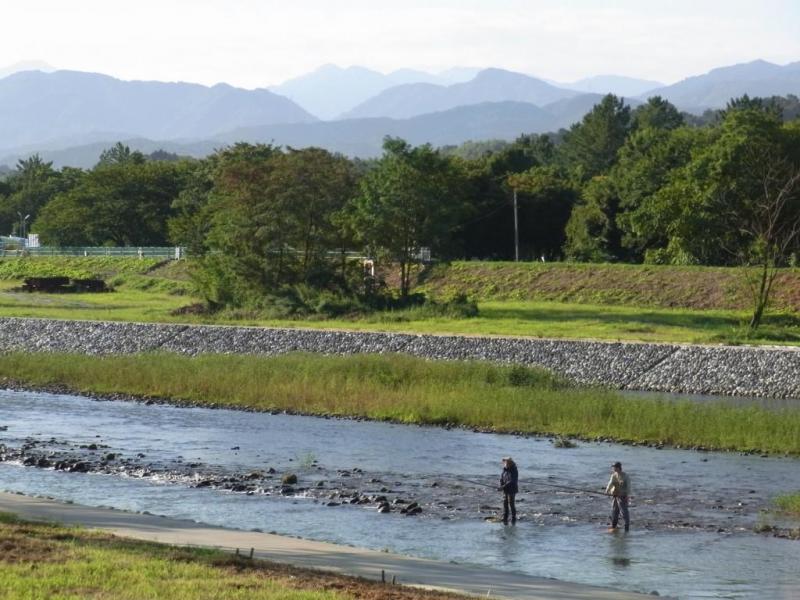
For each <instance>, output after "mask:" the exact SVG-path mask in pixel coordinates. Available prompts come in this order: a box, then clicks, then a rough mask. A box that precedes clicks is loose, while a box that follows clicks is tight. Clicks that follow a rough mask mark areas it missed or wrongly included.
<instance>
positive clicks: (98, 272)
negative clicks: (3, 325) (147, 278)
mask: <svg viewBox="0 0 800 600" xmlns="http://www.w3.org/2000/svg"><path fill="white" fill-rule="evenodd" d="M162 262H164V261H162V260H161V259H154V258H143V259H141V260H139V258H138V257H137V258H125V257H112V256H87V257H80V256H79V257H73V256H58V257H54V256H48V257H27V258H0V280H22V279H25V278H26V277H59V276H60V277H70V278H72V279H92V278H100V279H105V278H106V277H109V276H110V275H118V274H122V273H127V274H133V273H140V274H141V273H146V272H148V271H149V270H151V269H153V268H155V267H156V266H158V265H159V264H160V263H162Z"/></svg>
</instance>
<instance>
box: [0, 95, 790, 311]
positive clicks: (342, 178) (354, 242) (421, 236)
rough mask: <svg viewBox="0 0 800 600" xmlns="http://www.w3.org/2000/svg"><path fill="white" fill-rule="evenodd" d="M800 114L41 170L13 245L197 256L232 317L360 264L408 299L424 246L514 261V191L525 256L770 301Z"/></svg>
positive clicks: (768, 109) (664, 112)
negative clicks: (735, 289) (676, 274)
mask: <svg viewBox="0 0 800 600" xmlns="http://www.w3.org/2000/svg"><path fill="white" fill-rule="evenodd" d="M798 112H800V111H798V101H797V98H795V97H789V98H771V99H758V98H748V97H747V96H745V97H742V98H738V99H735V100H732V101H731V102H730V103H729V105H728V106H727V107H726V109H724V110H721V111H714V112H709V113H706V114H705V115H703V116H702V117H692V116H690V115H686V114H684V113H681V112H680V111H678V110H677V109H676V108H675V106H673V105H672V104H670V103H669V102H667V101H665V100H663V99H662V98H660V97H654V98H650V99H649V100H648V101H647V102H646V103H645V104H642V105H640V106H638V107H636V108H631V106H629V105H628V104H626V103H625V102H624V101H623V100H622V99H620V98H618V97H616V96H613V95H608V96H606V97H605V98H603V100H602V101H601V102H599V103H598V104H597V105H596V106H595V107H594V108H593V109H592V110H591V111H590V112H589V113H588V114H586V115H585V117H584V118H583V119H582V121H580V122H579V123H576V124H575V125H573V126H572V127H571V128H569V129H568V130H562V131H560V132H558V133H556V134H549V135H548V134H545V135H538V134H537V135H523V136H521V137H520V138H518V139H517V140H515V141H514V142H512V143H502V142H487V143H468V144H465V145H464V146H462V147H461V148H455V149H454V148H445V149H436V148H432V147H431V146H427V145H426V146H419V147H412V146H410V145H409V144H407V143H406V142H404V141H403V140H400V139H392V138H387V139H386V140H385V143H384V147H383V155H382V156H381V157H380V158H377V159H372V160H358V159H355V160H351V159H348V158H346V157H344V156H341V155H337V154H332V153H330V152H328V151H326V150H322V149H319V148H306V149H293V148H280V147H275V146H272V145H263V144H256V145H254V144H245V143H240V144H236V145H233V146H230V147H227V148H223V149H220V150H218V151H217V152H215V153H214V154H212V155H211V156H209V157H207V158H205V159H202V160H193V159H180V158H178V157H176V156H174V155H168V154H167V153H157V154H155V155H151V156H149V157H145V156H144V155H142V154H141V153H138V152H132V151H131V150H130V149H129V148H128V147H126V146H124V145H122V144H117V145H116V146H115V147H113V148H110V149H108V150H106V151H105V152H104V153H103V154H102V156H101V157H100V161H99V163H98V164H97V165H96V166H95V167H94V168H93V169H90V170H80V169H73V168H63V169H61V170H56V169H53V167H52V165H51V164H49V163H47V162H45V161H43V160H41V158H39V157H38V156H36V155H34V156H33V157H31V158H29V159H26V160H21V161H20V162H19V163H18V165H17V167H16V169H15V170H14V171H12V172H11V173H10V174H8V175H7V176H5V177H4V178H3V179H2V180H0V232H9V233H14V232H17V231H19V229H20V227H21V226H24V224H22V223H21V219H22V218H23V216H24V215H29V219H30V223H31V225H30V227H29V230H30V231H33V232H36V233H39V235H40V239H41V240H42V242H43V243H45V244H49V245H167V244H170V245H171V244H175V245H182V246H186V247H187V248H188V249H189V252H190V253H192V254H193V255H195V256H197V257H200V258H201V262H202V264H203V269H202V279H203V281H204V282H205V283H206V289H207V293H208V296H209V298H211V299H212V300H213V301H214V302H217V303H220V304H230V303H242V302H249V301H256V300H255V299H257V298H259V297H261V296H263V294H264V291H265V290H275V289H279V288H282V287H285V286H293V285H295V286H296V285H306V286H309V287H311V288H314V289H337V290H343V289H350V288H352V287H353V286H354V285H357V286H360V285H362V284H361V283H360V282H361V280H362V279H363V278H360V277H359V276H358V275H354V274H353V272H354V267H353V263H354V261H352V260H349V256H350V254H348V253H349V252H350V253H351V252H356V253H358V254H362V255H364V256H371V257H374V258H376V259H377V260H379V261H383V262H387V263H389V262H390V263H391V264H393V265H397V268H398V270H399V281H400V284H399V288H400V293H401V296H405V295H407V294H408V293H409V290H410V284H411V266H412V265H413V264H414V263H415V262H416V260H417V255H418V253H419V250H420V248H422V247H427V248H430V249H431V251H432V253H433V255H434V256H435V257H436V258H439V259H445V260H446V259H455V258H468V259H469V258H481V259H492V260H509V259H512V258H513V257H514V251H515V249H514V231H513V223H514V212H513V206H512V201H511V200H512V196H513V194H514V192H516V195H517V200H518V215H517V216H518V221H519V252H520V256H521V258H522V259H525V260H541V259H542V258H544V260H576V261H588V262H592V261H595V262H600V261H602V262H634V263H636V262H647V263H658V264H699V265H742V264H749V265H754V266H757V267H758V268H759V269H761V271H760V272H763V273H762V274H763V277H762V276H759V278H757V279H756V280H754V281H753V285H754V286H755V288H754V289H757V288H759V287H761V288H768V286H770V285H771V282H772V280H773V279H774V275H773V273H774V269H775V268H776V267H779V266H784V265H789V264H795V263H796V261H797V256H798V251H800V240H798V229H800V175H798V173H800V119H798V116H797V115H798ZM354 282H359V283H357V284H356V283H354ZM767 291H768V290H767Z"/></svg>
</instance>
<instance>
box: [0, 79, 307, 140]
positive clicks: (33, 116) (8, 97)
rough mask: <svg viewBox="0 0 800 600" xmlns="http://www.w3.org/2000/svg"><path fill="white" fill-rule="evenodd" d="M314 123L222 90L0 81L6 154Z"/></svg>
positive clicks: (259, 95)
mask: <svg viewBox="0 0 800 600" xmlns="http://www.w3.org/2000/svg"><path fill="white" fill-rule="evenodd" d="M314 120H316V118H315V117H313V116H312V115H310V114H309V113H308V112H306V111H305V110H303V109H302V108H300V107H299V106H297V105H296V104H295V103H294V102H292V101H291V100H289V99H288V98H284V97H283V96H279V95H277V94H274V93H272V92H270V91H268V90H264V89H261V90H243V89H239V88H234V87H232V86H230V85H227V84H218V85H215V86H213V87H206V86H202V85H198V84H192V83H163V82H152V81H122V80H119V79H115V78H113V77H109V76H107V75H99V74H96V73H83V72H79V71H55V72H53V73H43V72H41V71H24V72H19V73H14V74H13V75H9V76H8V77H5V78H3V79H0V146H2V147H5V148H13V147H19V146H27V145H33V144H43V143H46V142H48V141H49V140H55V139H59V138H70V137H80V136H86V135H88V134H92V133H93V132H98V131H110V132H111V131H113V132H118V133H117V135H122V134H124V135H125V136H127V137H136V136H141V137H148V138H155V139H179V138H197V137H209V136H211V135H215V134H217V133H221V132H224V131H230V130H231V129H235V128H236V127H243V126H248V125H263V124H269V123H291V122H309V121H314Z"/></svg>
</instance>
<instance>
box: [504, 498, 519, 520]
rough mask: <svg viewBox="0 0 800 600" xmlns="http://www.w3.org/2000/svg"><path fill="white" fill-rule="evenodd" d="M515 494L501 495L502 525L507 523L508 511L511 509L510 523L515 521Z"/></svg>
mask: <svg viewBox="0 0 800 600" xmlns="http://www.w3.org/2000/svg"><path fill="white" fill-rule="evenodd" d="M516 496H517V495H516V494H503V523H508V511H509V509H511V522H512V523H513V522H514V521H516V520H517V504H516V502H515V501H514V498H516Z"/></svg>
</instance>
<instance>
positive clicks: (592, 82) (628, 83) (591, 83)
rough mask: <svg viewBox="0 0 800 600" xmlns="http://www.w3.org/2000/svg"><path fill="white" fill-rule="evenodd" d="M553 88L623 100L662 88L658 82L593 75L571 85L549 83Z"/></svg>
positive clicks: (618, 76)
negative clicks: (612, 95)
mask: <svg viewBox="0 0 800 600" xmlns="http://www.w3.org/2000/svg"><path fill="white" fill-rule="evenodd" d="M549 83H552V84H553V85H555V86H558V87H562V88H566V89H568V90H575V91H576V92H585V93H587V94H614V95H616V96H623V97H625V98H632V97H633V98H635V97H636V96H641V95H642V94H645V93H646V92H649V91H650V90H654V89H656V88H661V87H664V84H663V83H661V82H660V81H652V80H648V79H637V78H635V77H623V76H621V75H595V76H594V77H586V78H585V79H580V80H578V81H573V82H572V83H559V82H555V81H551V82H549Z"/></svg>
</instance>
